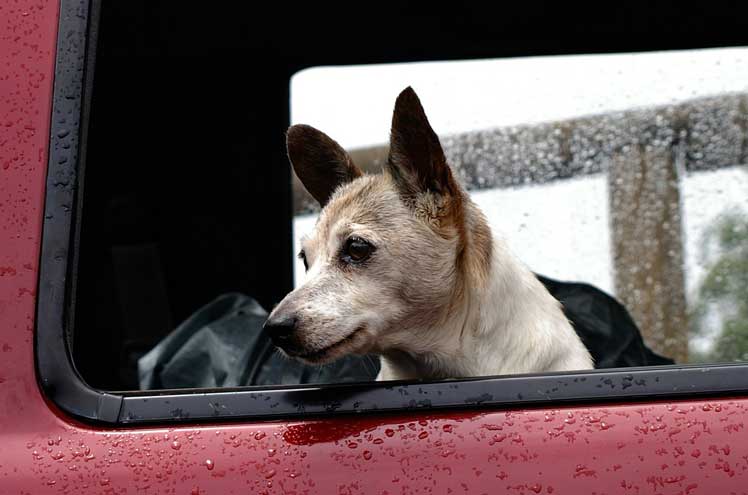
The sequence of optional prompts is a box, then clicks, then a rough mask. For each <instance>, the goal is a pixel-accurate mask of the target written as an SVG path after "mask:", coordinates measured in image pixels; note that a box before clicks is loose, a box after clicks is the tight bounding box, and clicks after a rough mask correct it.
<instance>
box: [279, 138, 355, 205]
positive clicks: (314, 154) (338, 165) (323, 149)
mask: <svg viewBox="0 0 748 495" xmlns="http://www.w3.org/2000/svg"><path fill="white" fill-rule="evenodd" d="M286 148H287V150H288V158H289V160H291V165H293V169H294V171H295V172H296V175H298V176H299V179H300V180H301V183H302V184H304V187H306V190H307V191H309V194H311V195H312V196H313V197H314V199H316V200H317V201H318V202H319V204H320V206H322V207H324V206H325V204H327V201H328V200H329V199H330V196H332V193H333V191H335V189H336V188H337V187H338V186H340V185H341V184H345V183H347V182H351V181H352V180H353V179H355V178H356V177H360V176H361V175H363V173H362V172H361V169H359V168H358V167H357V166H356V165H355V164H354V163H353V160H352V159H351V157H350V155H348V153H346V151H345V150H344V149H343V148H342V147H341V146H340V145H339V144H338V143H337V142H335V141H334V140H333V139H332V138H330V137H329V136H328V135H327V134H325V133H324V132H321V131H318V130H317V129H315V128H314V127H311V126H308V125H293V126H291V127H289V129H288V132H287V133H286Z"/></svg>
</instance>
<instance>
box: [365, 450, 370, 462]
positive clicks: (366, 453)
mask: <svg viewBox="0 0 748 495" xmlns="http://www.w3.org/2000/svg"><path fill="white" fill-rule="evenodd" d="M364 459H366V460H367V461H368V460H369V459H371V452H369V451H368V450H364Z"/></svg>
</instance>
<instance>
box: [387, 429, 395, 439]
mask: <svg viewBox="0 0 748 495" xmlns="http://www.w3.org/2000/svg"><path fill="white" fill-rule="evenodd" d="M384 434H385V435H387V436H388V437H391V436H392V435H394V434H395V430H392V429H391V428H387V429H386V430H384Z"/></svg>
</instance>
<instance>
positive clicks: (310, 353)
mask: <svg viewBox="0 0 748 495" xmlns="http://www.w3.org/2000/svg"><path fill="white" fill-rule="evenodd" d="M287 144H288V156H289V158H290V160H291V163H292V164H293V168H294V170H295V171H296V174H297V175H298V176H299V178H300V179H301V181H302V183H303V184H304V186H305V187H306V189H307V190H308V191H309V192H310V193H311V195H312V196H314V198H315V199H316V200H317V201H319V203H320V205H321V206H322V207H323V209H322V212H321V213H320V216H319V220H318V221H317V224H316V226H315V229H314V232H313V233H312V234H311V235H309V236H307V237H305V238H304V239H303V241H302V246H303V248H302V250H301V253H300V254H299V256H300V257H301V258H302V259H303V260H304V264H305V266H306V268H307V276H306V280H305V282H304V284H303V285H302V286H300V287H298V288H297V289H296V290H294V291H293V292H291V293H290V294H288V295H287V296H286V297H285V298H284V299H283V301H281V302H280V304H278V306H277V307H276V308H275V309H274V310H273V312H272V313H271V314H270V316H269V318H268V320H267V322H266V324H265V329H266V331H267V332H269V334H270V335H271V337H272V339H273V342H274V343H275V344H276V345H277V346H278V347H280V348H281V349H283V351H284V352H285V353H286V354H288V355H289V356H292V357H295V358H297V359H300V360H302V361H304V362H307V363H325V362H329V361H332V360H334V359H336V358H339V357H341V356H343V355H346V354H349V353H356V354H368V353H376V354H379V355H381V358H382V368H381V371H380V373H379V376H378V377H377V379H378V380H395V379H411V378H424V379H442V378H458V377H471V376H484V375H504V374H513V373H531V372H544V371H562V370H581V369H589V368H592V358H591V357H590V354H589V352H588V351H587V349H586V348H585V347H584V345H583V344H582V342H581V340H580V339H579V337H578V336H577V334H576V333H575V332H574V329H573V328H572V327H571V326H570V324H569V322H568V320H567V319H566V318H565V316H564V314H563V312H562V310H561V305H560V303H559V302H558V301H557V300H555V299H554V298H553V297H552V296H551V295H550V294H549V293H548V291H547V290H546V289H545V287H544V286H543V285H542V284H541V283H540V282H539V281H538V280H537V279H536V277H535V276H534V275H533V273H532V272H531V271H530V270H529V269H528V268H527V267H526V266H525V265H523V264H522V263H521V262H520V261H519V260H518V259H517V258H515V257H514V256H513V255H512V254H511V253H510V252H509V250H508V249H507V246H506V244H505V243H504V241H503V240H501V239H500V238H497V237H493V236H492V235H491V230H490V228H489V226H488V223H487V222H486V219H485V217H484V216H483V214H482V212H481V211H480V210H479V209H478V208H477V207H476V206H475V204H474V203H473V202H472V201H471V200H470V197H469V196H468V194H467V193H466V192H465V191H464V190H463V188H462V187H461V186H460V185H459V184H458V183H457V181H456V180H455V178H454V177H453V175H452V172H451V170H450V168H449V165H448V164H447V161H446V158H445V156H444V152H443V151H442V147H441V144H440V143H439V139H438V138H437V136H436V134H435V133H434V131H433V130H432V129H431V126H430V125H429V122H428V120H427V118H426V115H425V113H424V111H423V108H422V107H421V103H420V101H419V100H418V96H416V93H415V92H414V91H413V90H412V89H411V88H407V89H405V90H404V91H403V92H402V93H401V94H400V96H399V97H398V98H397V102H396V103H395V111H394V115H393V118H392V130H391V135H390V151H389V157H388V160H387V164H386V166H385V168H384V171H383V173H382V174H380V175H364V174H363V173H362V172H361V170H360V169H359V168H358V167H356V165H355V164H354V163H353V161H352V160H351V157H350V156H349V155H348V154H347V153H346V152H345V151H344V150H343V149H342V148H341V147H340V145H339V144H338V143H336V142H335V141H333V140H332V139H330V138H329V137H328V136H327V135H325V134H324V133H322V132H320V131H318V130H316V129H314V128H312V127H309V126H304V125H295V126H292V127H291V128H290V129H289V130H288V135H287Z"/></svg>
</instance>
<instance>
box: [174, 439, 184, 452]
mask: <svg viewBox="0 0 748 495" xmlns="http://www.w3.org/2000/svg"><path fill="white" fill-rule="evenodd" d="M171 448H172V449H174V450H179V449H180V448H182V445H181V444H180V443H179V442H178V441H176V440H174V441H173V442H171Z"/></svg>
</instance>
